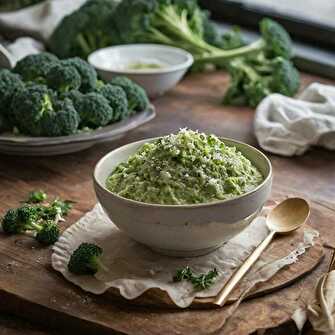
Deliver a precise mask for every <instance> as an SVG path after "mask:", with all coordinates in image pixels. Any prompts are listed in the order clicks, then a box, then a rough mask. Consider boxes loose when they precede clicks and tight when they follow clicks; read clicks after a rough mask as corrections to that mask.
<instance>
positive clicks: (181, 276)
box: [173, 266, 219, 290]
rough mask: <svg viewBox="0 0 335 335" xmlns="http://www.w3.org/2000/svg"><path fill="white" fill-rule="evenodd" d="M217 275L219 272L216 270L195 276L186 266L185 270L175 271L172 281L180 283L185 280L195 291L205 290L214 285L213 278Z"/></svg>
mask: <svg viewBox="0 0 335 335" xmlns="http://www.w3.org/2000/svg"><path fill="white" fill-rule="evenodd" d="M218 275H219V272H218V270H217V269H216V268H214V269H213V270H210V271H208V272H207V273H201V274H199V275H195V274H194V273H193V271H192V270H191V269H190V268H189V267H188V266H186V267H185V268H182V269H179V270H177V272H176V275H175V276H174V277H173V281H174V282H180V281H182V280H186V281H189V282H190V283H192V285H193V287H194V289H195V290H205V289H207V288H209V287H210V286H212V285H213V284H214V282H215V278H216V277H217V276H218Z"/></svg>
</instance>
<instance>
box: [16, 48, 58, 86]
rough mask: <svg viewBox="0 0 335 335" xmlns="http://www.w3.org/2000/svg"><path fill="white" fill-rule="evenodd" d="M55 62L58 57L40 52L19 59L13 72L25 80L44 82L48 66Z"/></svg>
mask: <svg viewBox="0 0 335 335" xmlns="http://www.w3.org/2000/svg"><path fill="white" fill-rule="evenodd" d="M57 62H58V58H57V57H56V56H55V55H53V54H50V53H48V52H41V53H39V54H34V55H29V56H26V57H24V58H23V59H21V60H19V61H18V62H17V63H16V65H15V67H14V69H13V72H15V73H18V74H20V75H21V76H22V78H23V80H25V81H34V82H38V83H45V77H46V75H47V73H48V71H49V69H50V67H51V66H53V65H54V64H55V63H57Z"/></svg>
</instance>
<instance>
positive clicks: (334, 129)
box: [254, 83, 335, 156]
mask: <svg viewBox="0 0 335 335" xmlns="http://www.w3.org/2000/svg"><path fill="white" fill-rule="evenodd" d="M254 128H255V135H256V137H257V140H258V143H259V145H260V146H261V147H262V148H263V149H264V150H266V151H269V152H273V153H275V154H280V155H284V156H294V155H302V154H303V153H304V152H305V151H306V150H308V149H309V148H310V147H311V146H315V145H317V146H322V147H325V148H327V149H330V150H334V149H335V86H329V85H322V84H319V83H313V84H311V85H309V86H308V87H307V88H306V89H305V90H304V91H303V92H302V93H301V94H300V96H299V97H298V98H297V99H293V98H289V97H286V96H284V95H280V94H271V95H269V96H268V97H267V98H265V99H264V100H263V101H262V102H261V103H260V104H259V105H258V107H257V110H256V114H255V120H254Z"/></svg>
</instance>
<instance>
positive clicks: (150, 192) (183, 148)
mask: <svg viewBox="0 0 335 335" xmlns="http://www.w3.org/2000/svg"><path fill="white" fill-rule="evenodd" d="M262 181H263V176H262V174H261V173H260V172H259V170H258V169H257V168H256V167H255V166H253V165H252V163H251V162H250V161H249V160H248V159H247V158H246V157H244V156H243V154H242V153H241V152H239V151H238V150H237V149H236V148H235V147H231V146H227V145H226V144H224V143H223V142H222V141H221V140H220V139H219V138H218V137H216V136H215V135H206V134H204V133H200V132H197V131H192V130H188V129H181V130H180V131H179V133H177V134H171V135H168V136H164V137H161V138H159V139H157V140H155V141H153V142H149V143H145V144H144V145H143V146H142V147H141V148H140V149H139V150H138V151H137V152H136V153H135V154H134V155H132V156H130V157H129V159H128V160H127V161H126V162H123V163H121V164H119V165H118V166H117V167H116V168H115V169H114V170H113V171H112V173H111V174H110V176H109V177H108V179H107V181H106V186H107V188H108V189H109V190H110V191H111V192H113V193H116V194H118V195H119V196H122V197H124V198H128V199H132V200H137V201H141V202H145V203H155V204H165V205H185V204H198V203H208V202H213V201H218V200H225V199H230V198H234V197H237V196H239V195H241V194H243V193H246V192H248V191H251V190H252V189H254V188H256V187H257V186H258V185H259V184H260V183H261V182H262Z"/></svg>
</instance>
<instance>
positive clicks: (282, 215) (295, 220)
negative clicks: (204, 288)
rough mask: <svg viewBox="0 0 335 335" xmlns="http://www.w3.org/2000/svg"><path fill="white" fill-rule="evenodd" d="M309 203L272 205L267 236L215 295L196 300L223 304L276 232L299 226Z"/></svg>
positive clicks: (296, 201)
mask: <svg viewBox="0 0 335 335" xmlns="http://www.w3.org/2000/svg"><path fill="white" fill-rule="evenodd" d="M309 211H310V210H309V205H308V203H307V201H306V200H304V199H301V198H289V199H286V200H284V201H283V202H281V203H280V204H278V205H277V206H276V207H274V208H273V209H272V210H271V211H270V213H269V214H268V216H267V218H266V224H267V226H268V228H269V230H270V232H269V234H268V236H267V237H266V238H265V239H264V240H263V242H261V243H260V244H259V245H258V246H257V248H256V249H255V250H254V251H253V252H252V253H251V254H250V255H249V257H248V258H247V259H246V260H245V261H244V263H243V264H242V265H241V266H240V267H239V268H238V270H237V271H236V272H235V273H234V274H233V275H232V276H231V277H230V278H229V280H228V282H227V283H226V284H225V285H224V287H223V288H222V289H221V291H220V292H219V293H218V294H217V295H216V297H213V298H210V299H211V301H209V298H198V299H196V300H197V302H207V303H208V302H210V303H212V304H215V305H218V306H223V305H224V304H225V303H226V301H227V299H228V297H229V294H230V293H231V292H232V290H233V289H234V288H235V287H236V285H237V284H238V283H239V282H240V280H241V279H242V278H243V276H244V275H245V274H246V273H247V272H248V270H249V269H250V268H251V266H252V265H253V264H254V263H255V262H256V261H257V259H258V258H259V257H260V255H261V254H262V252H263V251H264V250H265V249H266V248H267V246H268V245H269V244H270V242H271V241H272V239H273V238H274V236H275V235H276V234H288V233H291V232H293V231H294V230H296V229H298V228H299V227H301V226H302V225H303V224H304V223H305V222H306V220H307V218H308V216H309Z"/></svg>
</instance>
